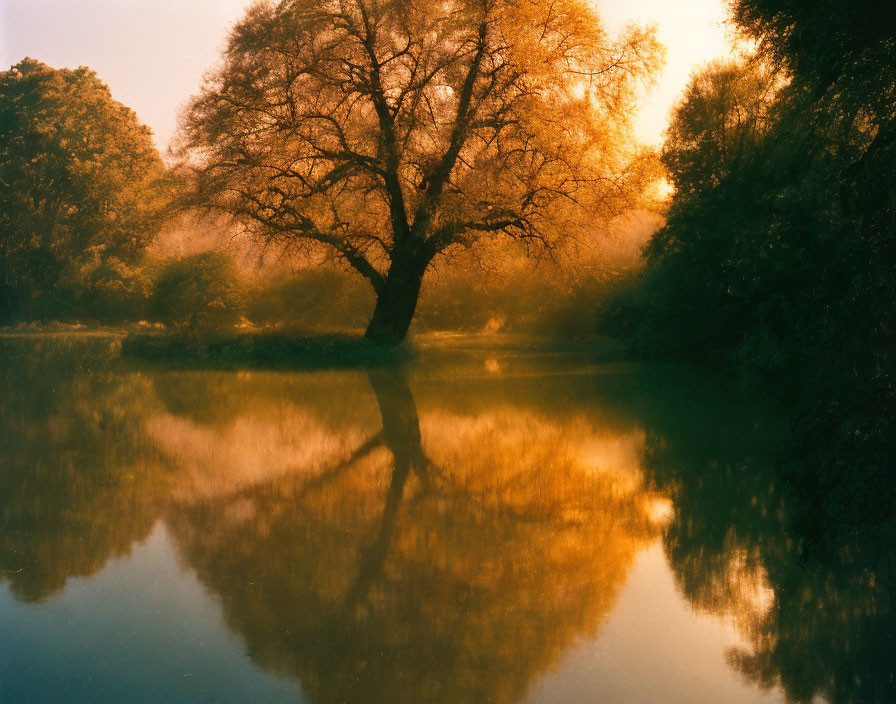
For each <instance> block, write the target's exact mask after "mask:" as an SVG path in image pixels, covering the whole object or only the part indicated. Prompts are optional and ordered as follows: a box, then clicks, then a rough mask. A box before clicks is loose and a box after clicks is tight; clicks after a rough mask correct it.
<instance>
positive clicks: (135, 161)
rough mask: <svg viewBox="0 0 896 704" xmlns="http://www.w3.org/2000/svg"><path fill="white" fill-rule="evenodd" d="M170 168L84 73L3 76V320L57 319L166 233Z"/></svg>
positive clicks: (28, 66) (29, 65) (24, 68)
mask: <svg viewBox="0 0 896 704" xmlns="http://www.w3.org/2000/svg"><path fill="white" fill-rule="evenodd" d="M164 176H165V168H164V165H163V164H162V161H161V159H160V158H159V155H158V152H157V151H156V148H155V146H154V144H153V141H152V134H151V132H150V130H149V128H147V127H145V126H143V125H141V124H140V123H139V122H138V121H137V118H136V116H135V114H134V113H133V111H132V110H130V109H129V108H127V107H125V106H124V105H122V104H121V103H119V102H117V101H115V100H113V99H112V96H111V94H110V93H109V89H108V87H106V85H105V84H104V83H103V82H102V81H101V80H100V79H99V78H98V77H97V75H96V74H95V73H94V72H93V71H91V70H89V69H87V68H84V67H82V68H78V69H75V70H68V69H60V70H56V69H52V68H50V67H49V66H46V65H45V64H42V63H41V62H39V61H35V60H33V59H25V60H23V61H22V62H20V63H19V64H17V65H16V66H13V67H12V68H11V69H10V70H9V71H4V72H2V73H0V184H2V186H3V187H2V188H0V321H12V320H16V319H17V318H19V317H21V316H35V315H36V316H38V317H42V316H47V315H52V314H56V313H58V312H59V311H58V310H57V309H56V308H54V306H57V308H58V306H59V305H61V303H60V302H61V301H64V299H66V298H67V297H68V296H69V289H70V288H72V287H75V284H76V283H77V284H80V287H81V288H83V286H84V285H85V281H87V280H88V279H89V274H90V272H91V271H92V270H93V269H95V268H96V267H97V266H98V265H100V264H101V263H103V262H105V261H107V260H109V259H110V258H118V259H121V260H124V261H127V260H131V259H133V258H134V257H135V256H136V254H137V253H139V252H140V250H141V249H142V248H143V247H145V246H146V244H147V243H148V242H149V240H150V238H151V237H152V236H153V235H154V234H155V233H156V232H157V231H158V229H159V228H160V226H161V222H162V216H163V210H164V204H165V200H166V193H167V187H166V185H165V183H166V182H165V178H164Z"/></svg>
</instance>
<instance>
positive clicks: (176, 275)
mask: <svg viewBox="0 0 896 704" xmlns="http://www.w3.org/2000/svg"><path fill="white" fill-rule="evenodd" d="M244 308H245V301H244V294H243V289H242V285H241V282H240V277H239V274H238V272H237V270H236V267H235V266H234V265H233V262H232V261H231V260H230V258H229V257H228V256H227V255H224V254H221V253H219V252H205V253H202V254H194V255H192V256H189V257H184V258H183V259H178V260H174V261H171V262H169V263H167V264H165V265H164V266H163V267H162V269H161V271H160V272H159V276H158V278H157V279H156V282H155V286H154V287H153V292H152V297H151V299H150V312H151V313H152V315H153V317H154V318H155V319H156V320H158V321H159V322H161V323H164V324H165V325H166V326H167V327H168V328H169V329H171V330H174V331H176V332H179V333H186V332H190V333H197V332H202V333H207V332H215V331H222V330H226V329H227V328H230V327H233V326H234V325H235V324H236V323H238V322H239V320H240V318H241V317H242V313H243V310H244Z"/></svg>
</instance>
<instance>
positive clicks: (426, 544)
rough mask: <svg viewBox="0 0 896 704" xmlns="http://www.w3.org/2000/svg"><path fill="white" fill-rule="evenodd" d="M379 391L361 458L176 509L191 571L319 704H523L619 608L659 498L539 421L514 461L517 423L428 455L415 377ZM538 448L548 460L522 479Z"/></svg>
mask: <svg viewBox="0 0 896 704" xmlns="http://www.w3.org/2000/svg"><path fill="white" fill-rule="evenodd" d="M370 382H371V385H372V387H373V390H374V393H375V395H376V400H377V403H378V405H379V409H380V412H381V415H382V429H381V430H380V431H378V432H376V433H374V434H373V435H372V437H370V438H369V439H367V440H365V441H363V442H362V443H361V444H360V445H359V446H358V448H357V449H356V450H355V451H354V452H353V453H351V454H350V456H349V458H348V460H346V461H342V462H338V463H336V464H334V465H333V466H331V467H329V468H324V469H322V470H320V471H319V472H317V473H316V474H315V475H314V476H312V477H311V478H308V477H306V476H303V475H301V474H299V475H296V474H293V475H291V476H289V477H282V478H278V479H276V480H273V481H270V482H267V483H264V484H261V485H256V486H252V487H249V488H245V489H242V490H239V491H238V492H236V493H233V494H230V495H228V496H227V497H226V499H224V500H222V499H221V497H215V498H214V499H209V500H205V501H201V502H197V503H190V504H188V505H183V506H180V507H178V508H177V509H176V510H175V511H174V512H173V514H172V516H171V519H170V520H171V524H172V526H173V530H174V533H175V535H176V536H177V538H178V540H179V541H180V544H181V547H182V550H183V551H184V555H185V558H186V561H187V562H188V563H189V564H190V565H191V566H192V567H194V568H195V569H196V570H197V571H198V573H199V575H200V577H201V579H202V580H203V581H204V582H205V583H206V584H207V585H208V586H209V587H210V588H211V589H212V590H214V591H215V592H216V593H218V594H219V595H220V596H221V598H222V601H223V603H224V605H225V610H226V612H227V614H228V617H229V619H230V623H231V625H232V627H234V628H235V629H236V630H237V631H239V632H240V633H241V634H242V635H243V636H244V638H245V639H246V642H247V643H248V645H249V649H250V653H251V654H252V656H253V657H254V658H255V659H256V660H257V661H258V662H260V663H262V664H263V665H264V666H266V667H269V668H272V669H276V670H277V671H280V672H285V673H289V674H292V675H295V676H298V677H299V678H300V680H301V681H302V683H303V688H304V689H305V691H306V692H307V693H308V694H309V696H310V697H311V699H312V700H314V701H321V702H330V701H370V702H378V701H383V702H386V701H389V702H392V701H395V702H400V701H445V702H450V701H486V700H487V701H507V702H511V701H516V700H518V699H519V698H521V697H522V696H523V695H524V694H525V693H526V691H527V689H528V687H529V685H530V683H531V681H532V679H533V677H535V676H537V675H538V674H540V673H543V672H545V671H546V670H547V669H548V668H549V667H550V666H551V665H552V664H553V663H554V662H555V661H556V659H557V658H558V656H559V655H560V654H561V653H562V652H563V650H564V649H566V648H567V647H569V646H570V645H571V644H572V643H573V642H575V640H576V638H577V637H579V636H588V635H592V634H593V633H594V632H595V630H596V629H597V627H598V625H599V623H600V621H601V619H602V617H603V615H604V614H605V613H607V612H608V611H610V610H611V608H612V605H613V602H614V600H615V596H616V594H617V592H618V590H619V588H620V587H621V585H622V583H623V581H624V579H625V576H626V573H627V570H628V568H629V566H630V565H631V562H632V560H633V558H634V555H635V553H636V552H637V550H638V549H639V547H641V546H643V545H644V544H645V543H646V542H647V541H649V540H650V539H651V538H654V537H656V536H657V535H658V526H657V525H656V523H655V522H652V521H651V520H650V516H649V510H650V507H651V506H652V505H653V504H652V501H654V500H655V497H652V496H650V495H647V494H645V493H644V492H643V491H640V490H639V488H638V487H636V486H634V485H632V486H623V485H622V484H621V483H619V482H618V481H614V480H613V477H612V471H609V472H593V471H589V468H588V467H585V466H583V465H582V463H581V462H580V461H579V458H578V457H576V456H574V452H573V450H574V448H570V447H568V446H565V445H564V442H565V441H566V440H567V439H568V438H566V437H564V436H563V435H562V434H558V433H556V432H555V429H554V428H551V427H550V425H549V424H548V423H547V422H546V421H544V420H543V419H542V420H540V422H541V423H542V426H543V428H542V430H541V431H540V434H538V431H537V430H536V435H535V436H534V437H533V438H531V440H530V442H529V444H528V445H522V446H520V447H517V454H516V455H509V456H508V454H507V453H506V450H507V449H508V448H507V447H506V446H505V445H504V444H503V442H502V437H501V435H502V433H504V432H505V431H506V430H507V429H508V427H507V422H512V421H509V420H508V421H500V422H499V423H498V424H497V425H493V424H492V423H493V421H490V422H489V424H487V425H491V427H490V429H489V430H487V431H485V432H481V433H480V434H479V436H478V438H477V439H478V443H479V445H478V447H477V448H472V449H473V450H474V451H472V452H464V450H468V449H471V448H457V447H456V446H455V445H456V443H457V441H458V439H460V440H461V441H466V440H469V435H465V434H464V433H463V432H457V430H458V428H456V427H452V426H451V425H450V424H448V425H444V426H443V427H441V428H440V429H439V431H438V432H437V433H435V434H433V435H432V436H431V437H428V438H426V439H425V441H424V439H422V438H421V431H420V422H419V421H418V412H417V407H416V404H415V401H414V398H413V396H412V395H411V392H410V389H409V387H408V384H407V382H406V381H405V379H404V378H403V376H402V375H401V373H400V372H399V371H398V370H376V371H371V372H370ZM443 421H444V419H443ZM552 443H553V444H552ZM536 447H537V449H538V451H539V452H540V453H541V456H542V457H545V458H548V457H549V458H551V462H552V464H551V465H550V466H544V467H542V469H543V471H542V472H541V473H539V475H537V476H535V475H532V474H528V473H520V471H519V465H520V464H521V462H520V460H521V459H522V460H525V459H526V457H521V456H520V454H522V455H525V454H526V453H531V451H532V450H533V449H535V448H536ZM425 448H428V451H427V449H425ZM434 456H441V457H444V458H447V459H450V460H451V461H450V462H449V463H442V462H436V461H434V460H433V459H432V457H434ZM459 458H467V459H466V463H464V464H461V463H460V460H459ZM530 459H531V458H530ZM608 469H609V470H612V468H608ZM236 507H240V508H239V510H237V509H236ZM238 513H239V514H240V515H242V516H246V517H248V516H251V520H249V519H247V520H234V518H233V517H234V516H235V515H237V514H238Z"/></svg>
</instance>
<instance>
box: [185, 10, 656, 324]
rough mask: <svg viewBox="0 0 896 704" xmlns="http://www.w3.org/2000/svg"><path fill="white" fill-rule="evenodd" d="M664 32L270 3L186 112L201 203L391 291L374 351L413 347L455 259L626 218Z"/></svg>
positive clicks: (587, 15) (585, 16)
mask: <svg viewBox="0 0 896 704" xmlns="http://www.w3.org/2000/svg"><path fill="white" fill-rule="evenodd" d="M660 56H661V51H660V49H659V46H658V44H657V42H656V40H655V38H654V36H653V34H652V33H651V32H649V31H645V30H640V29H637V28H634V27H632V28H629V29H628V30H627V32H625V33H624V35H623V36H622V37H621V38H620V39H619V40H618V41H613V40H611V39H609V38H608V37H607V35H606V33H605V32H604V31H603V29H602V28H601V25H600V22H599V20H598V18H597V17H596V16H595V14H594V12H593V10H592V9H591V7H590V5H589V4H588V3H586V2H583V1H582V0H556V1H555V2H551V3H543V2H535V1H534V0H528V1H523V2H508V1H507V0H456V1H453V2H431V1H429V0H423V1H419V2H409V1H408V0H327V1H326V2H318V1H317V0H314V1H312V0H283V1H282V2H277V3H275V2H273V1H270V0H269V1H265V2H259V3H256V4H255V5H254V6H253V7H252V8H251V9H250V10H249V12H248V13H247V15H246V16H245V18H244V19H243V20H242V21H241V22H240V23H239V24H238V25H237V26H236V27H235V28H234V30H233V32H232V34H231V37H230V41H229V44H228V47H227V49H226V52H225V54H224V59H223V63H222V65H221V67H220V68H219V69H218V70H217V71H216V72H215V73H214V74H213V75H211V76H210V78H209V79H208V81H207V84H206V86H205V88H204V90H203V91H202V92H201V94H200V95H198V96H197V97H196V98H195V99H194V100H193V102H192V104H191V105H190V106H189V109H188V110H187V112H186V115H185V119H184V122H183V132H182V140H183V141H182V145H181V147H182V155H183V156H184V158H185V161H186V162H187V163H188V164H189V165H190V166H191V167H193V169H194V174H195V176H196V193H195V195H196V196H197V198H198V200H199V202H201V203H203V204H205V205H210V206H212V207H214V208H217V209H220V210H223V211H225V212H227V213H230V214H232V215H234V216H236V217H237V218H238V220H239V221H240V222H241V223H242V224H243V225H244V226H245V228H246V230H247V231H248V232H249V233H250V234H252V235H254V236H255V237H256V238H258V239H259V240H260V241H261V242H263V243H265V244H266V245H276V246H279V247H282V248H283V249H285V250H287V251H296V250H298V251H302V252H308V251H309V250H320V248H322V247H323V248H325V249H327V250H329V251H330V252H332V253H335V255H336V256H338V257H341V258H342V259H343V260H344V261H345V262H346V263H347V264H348V265H350V266H351V267H353V268H354V269H355V270H357V271H358V272H359V273H360V274H362V275H363V276H364V277H366V278H367V279H368V280H369V281H370V283H371V285H372V286H373V288H374V290H375V291H376V294H377V305H376V309H375V311H374V314H373V319H372V320H371V323H370V326H369V327H368V333H367V334H368V336H369V337H378V338H390V339H401V338H403V337H404V335H405V333H406V331H407V328H408V326H409V325H410V322H411V319H412V317H413V313H414V309H415V306H416V301H417V297H418V295H419V290H420V284H421V281H422V278H423V275H424V273H425V271H426V269H427V267H428V266H429V264H430V262H431V261H432V260H433V258H434V257H436V256H437V255H439V254H440V253H442V252H444V251H445V250H446V249H447V248H449V247H451V246H454V245H457V246H470V245H473V244H474V243H475V242H477V241H478V240H479V239H480V238H482V237H488V236H495V235H500V234H503V235H507V236H510V237H513V238H516V239H519V240H522V241H524V242H525V243H526V244H527V245H528V246H535V247H550V246H551V245H553V244H554V243H556V242H557V240H558V238H560V237H562V236H568V235H574V234H575V233H576V232H577V231H580V230H579V228H581V227H582V226H583V225H587V224H588V223H593V222H594V221H595V219H597V220H600V219H605V218H609V217H612V216H613V215H615V214H618V213H619V212H621V211H622V210H623V209H625V208H627V207H630V206H631V205H632V203H633V202H634V201H635V200H636V198H637V197H638V196H639V195H640V193H641V192H642V189H643V188H644V186H645V183H646V182H647V181H648V180H649V178H650V176H651V175H652V173H653V172H652V166H651V164H652V162H651V160H650V159H649V158H648V156H647V155H646V154H644V153H641V152H639V151H638V150H637V149H635V148H633V147H632V146H631V141H630V139H629V132H628V129H627V128H628V127H629V122H630V121H629V117H630V114H631V109H632V106H633V101H634V97H635V90H636V88H637V85H638V83H639V81H641V80H644V79H649V78H650V76H651V75H652V74H653V72H654V71H655V70H656V69H657V67H658V65H659V61H660Z"/></svg>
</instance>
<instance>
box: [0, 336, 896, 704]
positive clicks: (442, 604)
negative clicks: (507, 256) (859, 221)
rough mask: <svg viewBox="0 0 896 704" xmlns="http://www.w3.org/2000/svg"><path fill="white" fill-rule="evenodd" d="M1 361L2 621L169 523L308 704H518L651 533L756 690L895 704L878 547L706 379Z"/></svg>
mask: <svg viewBox="0 0 896 704" xmlns="http://www.w3.org/2000/svg"><path fill="white" fill-rule="evenodd" d="M2 352H3V355H4V359H5V360H6V365H5V368H4V371H3V373H2V376H0V383H2V392H3V393H2V395H0V420H2V422H3V423H4V425H5V427H8V428H9V429H10V430H11V433H9V434H6V435H4V436H3V438H2V439H0V443H2V445H0V450H2V452H0V457H2V458H3V460H2V463H0V469H2V473H0V520H2V526H0V527H2V542H0V579H3V580H5V581H7V582H8V583H9V584H10V587H11V589H12V590H13V593H14V594H16V596H17V597H18V598H19V599H21V600H25V601H35V600H40V599H44V598H47V597H48V596H50V595H52V594H54V593H57V592H59V590H61V589H62V588H63V587H64V586H65V583H66V580H67V579H68V578H69V577H74V576H87V575H91V574H94V573H96V572H98V571H99V570H100V569H101V568H102V567H103V565H104V564H105V563H107V562H108V560H109V559H110V558H113V557H115V556H117V555H122V554H126V553H127V551H128V550H129V548H130V546H132V545H133V544H134V543H135V542H138V541H140V540H141V539H143V538H144V537H145V536H146V535H148V534H149V532H150V531H151V529H152V527H153V525H154V524H155V523H156V522H157V521H164V523H165V525H166V526H167V528H168V532H169V533H170V535H171V536H172V537H173V539H174V541H175V542H176V545H177V546H178V550H179V553H180V558H181V560H182V561H183V563H184V565H185V566H187V567H188V568H189V569H191V570H192V571H195V573H196V575H197V576H198V577H199V579H200V580H201V581H202V583H203V584H204V585H205V586H206V588H207V589H208V590H209V591H210V592H211V593H213V594H214V595H216V596H217V598H218V599H219V600H220V604H221V606H222V608H223V611H224V615H225V617H226V619H227V623H228V625H229V626H230V628H231V629H232V630H233V631H234V632H236V633H237V634H239V636H240V637H241V639H243V641H244V642H245V646H246V649H247V652H248V653H249V655H250V656H251V658H252V659H253V660H254V661H255V662H256V663H257V664H258V665H259V666H261V667H264V668H266V669H269V670H271V671H274V672H278V673H281V674H284V675H287V676H291V677H296V678H298V679H299V680H300V681H301V682H302V687H303V691H304V692H305V693H306V694H307V695H308V696H309V697H310V699H311V700H312V701H317V702H337V701H339V702H342V701H390V702H391V701H397V702H401V701H419V700H420V699H425V700H427V701H444V702H452V701H496V702H502V701H503V702H513V701H518V700H520V699H521V698H523V697H524V696H525V695H526V693H527V692H528V691H529V689H530V688H531V686H532V684H533V683H534V682H535V680H536V679H537V678H538V677H539V676H540V675H542V674H544V673H546V672H549V671H550V670H551V669H552V668H553V667H554V666H555V665H556V663H557V662H558V660H559V658H560V657H561V655H562V654H563V653H564V652H565V651H566V650H567V649H568V648H570V647H571V646H573V645H574V644H575V643H576V642H577V641H578V640H579V639H581V638H587V637H594V636H595V635H596V634H599V629H600V625H601V622H602V620H603V618H604V615H605V614H606V613H608V612H610V611H612V609H613V608H614V603H615V601H616V598H617V595H618V593H619V590H620V589H621V587H622V585H623V584H624V583H625V580H626V576H627V574H628V570H629V568H630V566H631V565H632V563H633V560H634V558H635V555H636V554H637V553H638V551H639V550H640V549H642V548H643V547H644V546H646V545H648V544H649V543H651V542H652V541H654V540H657V539H660V538H661V539H662V540H663V542H664V545H665V550H666V554H667V556H668V559H669V562H670V564H671V566H672V568H673V570H674V572H675V574H676V576H677V579H678V583H679V586H680V588H681V591H682V593H683V594H684V595H685V596H686V597H687V599H688V600H689V601H690V602H691V603H692V604H693V605H694V606H695V607H696V608H697V609H698V610H699V611H702V612H705V613H709V614H715V615H718V616H720V617H722V618H725V619H730V620H732V621H733V622H734V623H735V624H736V626H737V628H738V630H739V631H740V633H741V635H742V637H743V640H742V645H741V646H738V647H736V648H733V649H732V650H731V652H730V653H729V661H730V663H731V665H732V667H735V668H736V669H737V670H739V671H741V672H742V673H743V674H744V676H745V677H747V678H748V679H749V680H751V681H755V682H757V683H759V684H760V685H763V686H775V687H777V686H781V687H783V689H784V692H785V693H786V694H787V696H788V698H789V699H790V700H791V701H793V702H801V703H802V702H811V701H813V699H818V698H819V697H820V698H821V699H823V700H826V701H829V702H832V703H835V702H836V703H837V704H839V703H841V702H844V703H845V702H860V701H861V702H886V701H889V700H891V699H892V698H893V694H894V692H893V691H892V689H890V688H891V687H892V684H891V682H892V680H891V674H892V665H891V663H890V658H888V657H887V655H888V653H890V652H892V645H893V644H892V634H893V633H894V623H893V621H894V619H893V610H892V602H891V588H892V587H891V584H890V582H889V579H890V577H889V573H888V564H890V561H891V560H892V554H891V551H890V548H889V547H888V546H889V545H891V544H892V543H887V542H883V541H881V540H880V535H881V532H880V530H877V531H865V532H852V533H850V534H849V536H846V538H848V540H847V539H845V537H844V536H842V535H839V534H836V533H832V534H831V535H822V536H817V535H815V534H813V533H812V526H813V524H811V523H809V522H807V521H806V520H804V518H803V517H804V515H805V514H806V512H807V511H808V510H809V509H807V506H808V507H810V508H811V505H812V500H811V497H806V496H805V495H804V493H803V491H802V489H801V487H800V486H799V485H796V484H794V482H793V481H792V480H791V479H789V478H788V475H786V474H782V472H781V471H780V462H779V461H778V460H777V454H776V453H777V448H779V447H780V446H781V443H782V438H781V437H780V436H781V428H780V427H779V421H778V420H777V419H776V416H775V415H773V414H770V413H768V412H767V411H763V410H762V409H763V404H762V403H760V402H758V401H757V400H756V399H752V400H749V399H748V400H747V401H746V402H745V401H744V399H743V398H742V396H741V394H740V393H739V392H737V391H736V390H735V389H732V388H730V385H729V384H728V382H727V381H725V380H715V379H712V378H710V377H708V376H707V375H705V374H703V375H697V374H695V373H691V372H682V371H676V370H674V369H669V368H659V367H654V368H647V367H629V366H615V367H614V366H611V365H608V364H606V363H604V364H601V365H597V366H594V365H589V363H588V362H587V360H585V359H573V358H572V357H570V356H566V357H558V356H556V355H552V354H543V355H541V356H539V355H537V354H533V353H528V354H526V355H518V354H515V353H513V352H512V351H509V350H505V351H503V352H492V353H490V356H489V357H488V358H487V359H485V358H483V356H482V355H481V354H480V353H472V354H467V353H452V354H445V353H439V352H438V351H435V350H430V352H429V353H428V354H427V355H424V356H423V357H422V358H421V359H420V360H419V361H418V362H417V363H415V364H414V365H413V366H412V367H410V369H409V373H408V376H407V377H405V376H403V375H402V374H401V373H400V372H399V371H398V370H396V369H394V368H378V369H373V370H370V371H369V372H365V371H360V370H355V371H329V372H315V373H278V372H264V371H252V372H221V371H200V370H193V371H158V370H154V371H150V372H147V371H141V370H139V369H134V368H130V367H128V366H127V365H126V364H125V363H124V362H123V361H121V360H120V359H118V358H117V352H116V343H115V341H114V340H112V339H110V338H108V337H107V338H82V339H80V340H73V339H71V338H64V337H42V338H39V339H33V338H32V339H15V338H5V339H4V340H3V341H2ZM412 389H413V391H412ZM835 535H836V536H837V539H836V540H834V536H835Z"/></svg>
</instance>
